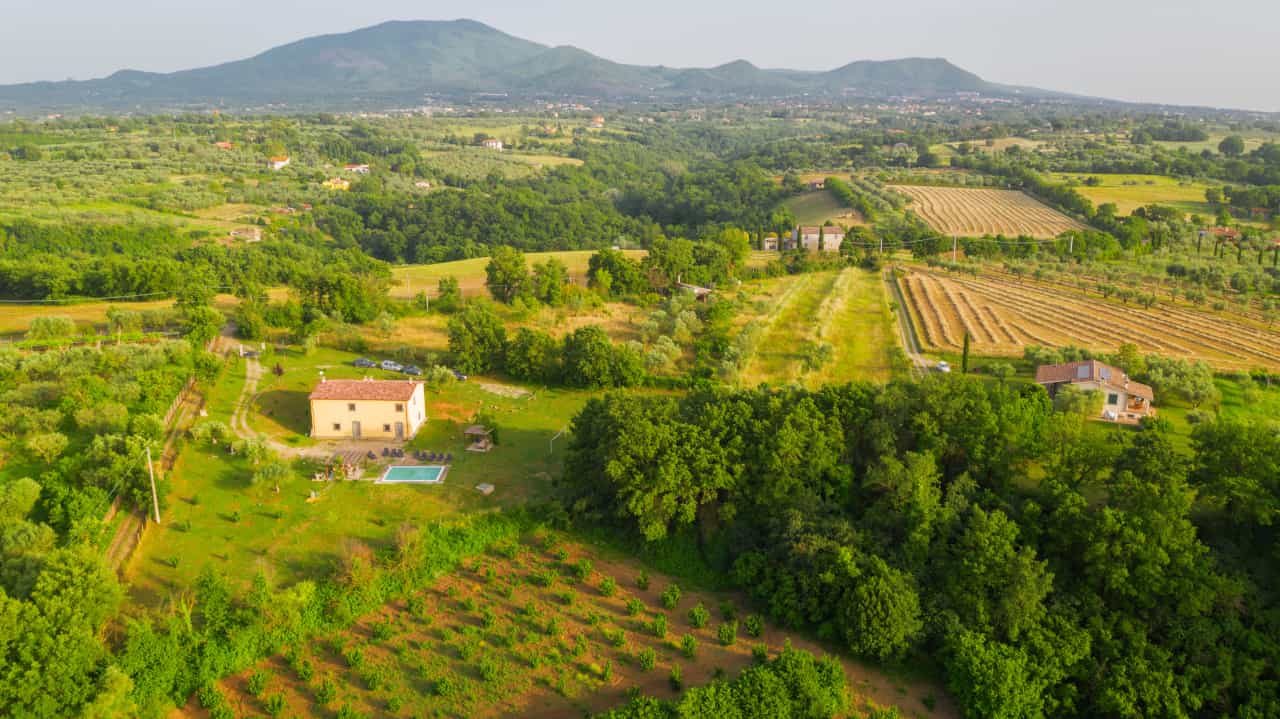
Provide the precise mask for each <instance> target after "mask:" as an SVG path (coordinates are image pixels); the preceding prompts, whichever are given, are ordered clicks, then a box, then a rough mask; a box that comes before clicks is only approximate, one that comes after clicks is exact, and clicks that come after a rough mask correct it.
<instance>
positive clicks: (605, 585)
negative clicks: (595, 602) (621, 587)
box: [600, 577, 618, 597]
mask: <svg viewBox="0 0 1280 719" xmlns="http://www.w3.org/2000/svg"><path fill="white" fill-rule="evenodd" d="M617 593H618V582H617V580H615V579H614V578H613V577H605V578H604V579H602V580H600V596H602V597H612V596H613V595H614V594H617Z"/></svg>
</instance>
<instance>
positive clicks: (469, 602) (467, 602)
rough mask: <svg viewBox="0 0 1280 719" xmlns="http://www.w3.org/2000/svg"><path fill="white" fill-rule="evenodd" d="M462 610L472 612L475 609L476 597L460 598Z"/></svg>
mask: <svg viewBox="0 0 1280 719" xmlns="http://www.w3.org/2000/svg"><path fill="white" fill-rule="evenodd" d="M462 610H463V611H464V612H474V611H475V610H476V598H475V597H467V598H466V599H463V600H462Z"/></svg>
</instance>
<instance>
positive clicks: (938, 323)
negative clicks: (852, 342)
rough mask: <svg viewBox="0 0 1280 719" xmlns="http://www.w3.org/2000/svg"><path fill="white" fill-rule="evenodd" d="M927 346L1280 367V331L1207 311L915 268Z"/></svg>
mask: <svg viewBox="0 0 1280 719" xmlns="http://www.w3.org/2000/svg"><path fill="white" fill-rule="evenodd" d="M898 283H899V285H900V286H901V287H902V290H903V294H904V296H905V297H906V299H907V305H908V307H907V310H908V311H909V312H910V313H911V315H912V319H913V320H914V321H915V324H916V327H917V328H918V332H919V334H920V336H919V338H918V339H919V341H920V344H921V345H922V346H923V347H926V348H932V349H934V350H937V351H943V352H954V351H958V350H959V349H960V348H961V346H962V345H963V342H964V335H965V333H966V332H967V333H968V334H969V338H970V342H971V347H972V351H973V352H974V354H978V355H995V356H998V355H1005V356H1016V355H1021V354H1022V350H1023V348H1024V347H1025V346H1027V345H1041V346H1048V347H1057V346H1062V345H1075V346H1077V347H1086V348H1088V349H1091V350H1098V351H1114V350H1115V349H1116V348H1118V347H1119V346H1120V345H1121V344H1123V343H1126V342H1131V343H1133V344H1135V345H1137V346H1138V348H1139V350H1141V351H1142V352H1148V353H1155V354H1161V355H1166V356H1170V357H1182V358H1185V359H1190V360H1204V361H1206V362H1208V363H1209V364H1210V365H1213V366H1214V367H1217V368H1221V369H1233V370H1234V369H1248V368H1252V367H1268V368H1271V369H1277V368H1280V334H1277V333H1275V332H1268V331H1266V330H1264V329H1261V328H1258V327H1254V326H1251V325H1248V324H1245V323H1242V322H1237V321H1233V320H1230V319H1226V318H1222V317H1216V316H1213V315H1209V314H1206V313H1203V312H1196V311H1193V310H1188V309H1183V308H1180V307H1169V306H1164V305H1159V304H1157V305H1156V306H1155V307H1152V308H1151V309H1144V308H1142V307H1139V306H1137V305H1129V304H1121V303H1118V302H1112V301H1106V300H1103V299H1101V298H1096V297H1090V296H1086V295H1083V294H1080V293H1076V292H1072V291H1070V290H1067V289H1064V288H1061V287H1056V286H1051V285H1046V284H1042V283H1037V282H1030V281H1021V282H1019V281H1016V280H1014V279H1010V278H1005V277H1000V276H979V277H968V276H955V275H950V274H944V273H940V272H933V271H929V270H923V269H919V268H913V269H911V270H910V271H909V272H907V274H906V276H904V277H899V279H898Z"/></svg>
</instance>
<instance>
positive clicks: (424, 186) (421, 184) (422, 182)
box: [413, 180, 431, 190]
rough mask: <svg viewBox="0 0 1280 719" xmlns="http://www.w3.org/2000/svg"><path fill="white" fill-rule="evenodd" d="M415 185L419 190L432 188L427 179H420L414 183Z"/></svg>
mask: <svg viewBox="0 0 1280 719" xmlns="http://www.w3.org/2000/svg"><path fill="white" fill-rule="evenodd" d="M413 186H414V187H416V188H418V189H419V190H430V189H431V183H430V182H427V181H426V180H418V181H417V182H415V183H413Z"/></svg>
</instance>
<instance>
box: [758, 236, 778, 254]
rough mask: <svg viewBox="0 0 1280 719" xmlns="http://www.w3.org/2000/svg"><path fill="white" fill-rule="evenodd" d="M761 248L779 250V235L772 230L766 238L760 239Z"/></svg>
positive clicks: (771, 250) (772, 250) (769, 250)
mask: <svg viewBox="0 0 1280 719" xmlns="http://www.w3.org/2000/svg"><path fill="white" fill-rule="evenodd" d="M760 249H762V250H764V251H765V252H777V251H778V235H777V234H775V233H773V232H770V233H769V234H767V235H765V236H764V239H763V240H761V241H760Z"/></svg>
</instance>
